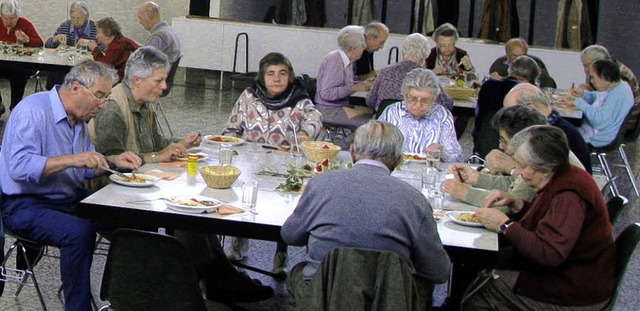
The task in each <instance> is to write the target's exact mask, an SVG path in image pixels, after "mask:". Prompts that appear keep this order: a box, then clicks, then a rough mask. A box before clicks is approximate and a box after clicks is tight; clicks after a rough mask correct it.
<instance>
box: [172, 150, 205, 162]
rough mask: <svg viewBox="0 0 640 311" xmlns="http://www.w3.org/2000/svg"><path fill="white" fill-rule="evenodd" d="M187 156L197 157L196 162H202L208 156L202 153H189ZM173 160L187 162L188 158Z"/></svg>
mask: <svg viewBox="0 0 640 311" xmlns="http://www.w3.org/2000/svg"><path fill="white" fill-rule="evenodd" d="M189 154H195V155H196V156H197V157H198V162H201V161H204V160H206V159H208V158H209V155H208V154H206V153H204V152H195V153H191V152H190V153H189ZM175 160H178V161H188V160H189V157H188V156H184V157H181V158H175Z"/></svg>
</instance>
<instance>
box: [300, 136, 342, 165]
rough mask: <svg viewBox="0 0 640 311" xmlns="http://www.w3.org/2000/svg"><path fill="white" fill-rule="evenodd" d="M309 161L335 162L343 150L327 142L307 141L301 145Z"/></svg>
mask: <svg viewBox="0 0 640 311" xmlns="http://www.w3.org/2000/svg"><path fill="white" fill-rule="evenodd" d="M300 146H302V152H303V153H304V155H305V156H306V157H307V159H309V160H311V161H314V162H322V161H323V160H324V159H328V160H333V159H334V158H335V157H336V156H337V155H338V152H340V150H342V148H340V146H337V145H334V144H332V143H330V142H326V141H305V142H302V144H300Z"/></svg>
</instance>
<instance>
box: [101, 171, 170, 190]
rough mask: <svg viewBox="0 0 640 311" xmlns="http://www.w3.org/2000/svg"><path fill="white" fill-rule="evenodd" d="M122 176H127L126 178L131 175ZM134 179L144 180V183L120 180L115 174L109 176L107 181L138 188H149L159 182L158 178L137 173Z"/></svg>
mask: <svg viewBox="0 0 640 311" xmlns="http://www.w3.org/2000/svg"><path fill="white" fill-rule="evenodd" d="M124 174H125V175H127V177H131V173H124ZM136 177H140V178H144V179H145V182H134V181H126V180H125V179H124V178H122V177H120V176H118V175H116V174H111V175H109V179H111V181H113V182H114V183H116V184H119V185H123V186H127V187H138V188H142V187H151V186H153V185H154V184H155V183H156V182H157V181H158V180H160V178H159V177H156V176H152V175H147V174H138V173H136Z"/></svg>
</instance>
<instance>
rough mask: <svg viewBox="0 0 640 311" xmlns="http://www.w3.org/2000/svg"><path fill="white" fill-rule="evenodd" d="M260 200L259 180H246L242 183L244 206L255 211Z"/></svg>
mask: <svg viewBox="0 0 640 311" xmlns="http://www.w3.org/2000/svg"><path fill="white" fill-rule="evenodd" d="M257 200H258V181H257V180H253V179H250V180H245V181H244V183H243V184H242V208H244V209H247V210H251V211H255V210H256V201H257Z"/></svg>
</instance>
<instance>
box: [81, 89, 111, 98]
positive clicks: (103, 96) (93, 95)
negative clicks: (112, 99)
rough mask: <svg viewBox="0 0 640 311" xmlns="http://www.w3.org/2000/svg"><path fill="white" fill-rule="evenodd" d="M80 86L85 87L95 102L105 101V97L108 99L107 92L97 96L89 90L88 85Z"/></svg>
mask: <svg viewBox="0 0 640 311" xmlns="http://www.w3.org/2000/svg"><path fill="white" fill-rule="evenodd" d="M82 87H84V88H85V89H87V91H89V94H91V97H93V99H95V100H96V101H97V102H106V101H107V99H109V94H107V95H100V97H98V96H96V94H93V92H91V90H90V89H89V88H88V87H86V86H84V85H82Z"/></svg>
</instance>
